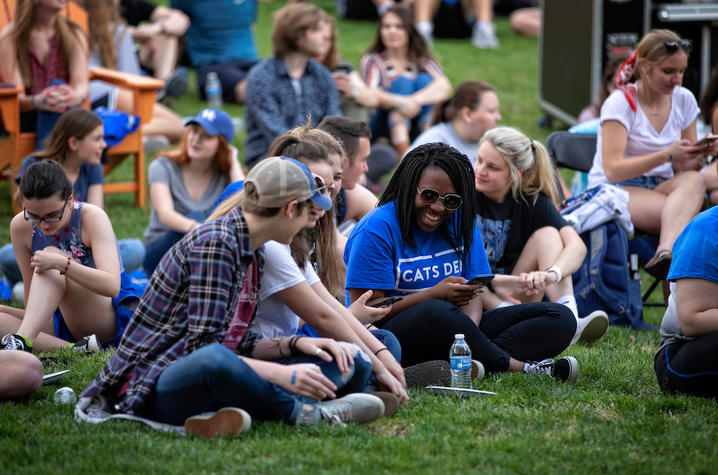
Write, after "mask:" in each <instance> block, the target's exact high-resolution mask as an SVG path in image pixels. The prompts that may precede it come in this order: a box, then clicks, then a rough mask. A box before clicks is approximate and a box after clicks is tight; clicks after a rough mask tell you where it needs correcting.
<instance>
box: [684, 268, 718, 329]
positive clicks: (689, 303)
mask: <svg viewBox="0 0 718 475" xmlns="http://www.w3.org/2000/svg"><path fill="white" fill-rule="evenodd" d="M676 310H677V312H678V324H679V325H680V326H681V329H682V330H683V332H684V333H685V334H686V336H689V337H698V336H701V335H705V334H706V333H711V332H714V331H718V284H715V283H713V282H710V281H708V280H704V279H692V278H691V279H678V280H677V281H676Z"/></svg>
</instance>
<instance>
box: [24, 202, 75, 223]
mask: <svg viewBox="0 0 718 475" xmlns="http://www.w3.org/2000/svg"><path fill="white" fill-rule="evenodd" d="M65 208H67V201H65V204H64V205H62V208H60V209H58V210H57V211H54V212H53V213H52V214H56V213H60V215H59V216H46V217H43V218H37V217H34V216H28V215H27V208H23V209H22V217H23V218H25V221H27V222H28V223H32V224H39V223H59V222H60V221H62V216H63V215H64V214H65Z"/></svg>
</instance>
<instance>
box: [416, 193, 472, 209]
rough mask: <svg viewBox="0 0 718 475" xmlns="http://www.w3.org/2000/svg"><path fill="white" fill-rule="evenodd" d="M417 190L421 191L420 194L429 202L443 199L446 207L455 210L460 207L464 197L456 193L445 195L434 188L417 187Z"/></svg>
mask: <svg viewBox="0 0 718 475" xmlns="http://www.w3.org/2000/svg"><path fill="white" fill-rule="evenodd" d="M416 191H418V192H419V196H420V197H421V199H422V200H424V201H426V202H427V203H433V202H435V201H436V200H441V202H442V203H443V204H444V208H446V209H448V210H452V211H453V210H455V209H459V206H461V203H462V201H463V200H462V199H461V196H459V195H456V194H454V193H447V194H445V195H444V196H441V195H440V194H439V192H438V191H436V190H434V189H432V188H422V189H421V190H420V189H419V188H417V189H416Z"/></svg>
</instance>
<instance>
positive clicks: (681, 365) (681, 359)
mask: <svg viewBox="0 0 718 475" xmlns="http://www.w3.org/2000/svg"><path fill="white" fill-rule="evenodd" d="M653 369H654V370H655V372H656V377H657V378H658V385H659V386H660V387H661V389H663V390H664V391H668V392H679V393H685V394H692V395H694V396H703V397H713V398H716V397H718V331H716V332H713V333H708V334H707V335H703V336H699V337H698V338H696V339H695V340H685V341H676V342H673V343H671V344H669V345H667V346H666V347H665V348H662V349H661V350H660V351H659V352H658V353H656V356H655V358H654V360H653Z"/></svg>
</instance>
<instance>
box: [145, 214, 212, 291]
mask: <svg viewBox="0 0 718 475" xmlns="http://www.w3.org/2000/svg"><path fill="white" fill-rule="evenodd" d="M187 217H188V218H189V219H194V220H195V221H198V222H200V223H202V222H204V220H205V219H207V214H206V213H204V212H203V211H192V212H191V213H189V214H188V215H187ZM185 234H186V233H181V232H179V231H167V232H166V233H165V234H163V235H162V236H160V237H158V238H157V239H155V240H154V241H152V242H150V243H149V244H146V245H145V259H144V261H143V262H142V268H143V269H144V270H145V274H147V278H150V277H152V273H153V272H154V271H155V268H156V267H157V264H159V263H160V260H162V257H163V256H164V255H165V254H166V253H167V251H169V250H170V248H171V247H172V246H174V245H175V244H177V241H179V240H180V239H182V238H183V237H184V235H185Z"/></svg>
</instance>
